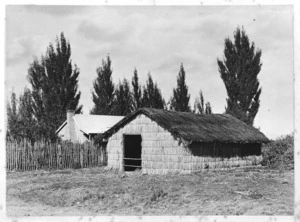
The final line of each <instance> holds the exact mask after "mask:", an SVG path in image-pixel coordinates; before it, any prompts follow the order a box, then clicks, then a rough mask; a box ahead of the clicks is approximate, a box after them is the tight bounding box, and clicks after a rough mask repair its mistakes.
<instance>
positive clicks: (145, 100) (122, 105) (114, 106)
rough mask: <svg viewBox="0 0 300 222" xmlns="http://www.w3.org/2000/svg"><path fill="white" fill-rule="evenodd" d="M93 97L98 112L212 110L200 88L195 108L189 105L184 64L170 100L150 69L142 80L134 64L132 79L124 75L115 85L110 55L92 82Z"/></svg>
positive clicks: (205, 111) (94, 112) (93, 110)
mask: <svg viewBox="0 0 300 222" xmlns="http://www.w3.org/2000/svg"><path fill="white" fill-rule="evenodd" d="M93 89H94V91H93V93H92V99H93V102H94V107H93V109H92V110H91V114H98V115H121V116H122V115H127V114H129V113H131V112H133V111H134V110H137V109H139V108H143V107H146V108H157V109H170V110H175V111H181V112H195V113H201V114H204V113H205V114H211V113H212V111H211V106H210V103H209V102H207V103H206V104H205V106H204V97H203V93H202V91H200V96H199V98H196V100H195V103H194V109H191V107H190V105H189V103H190V102H189V101H190V94H189V93H188V87H187V85H186V83H185V70H184V67H183V64H181V66H180V70H179V74H178V76H177V87H176V88H175V89H174V90H173V96H172V97H171V98H170V100H169V101H168V102H166V101H165V99H164V98H163V96H162V94H161V90H160V89H159V88H158V86H157V83H156V82H154V81H153V79H152V76H151V74H150V73H148V78H147V80H146V84H145V85H143V86H141V84H140V83H139V77H138V71H137V69H136V68H135V69H134V71H133V77H132V79H131V82H130V81H129V80H127V79H126V78H124V79H123V80H122V81H120V80H119V83H118V84H117V85H115V84H114V83H113V79H112V67H111V59H110V57H109V56H107V58H106V60H102V66H100V67H98V68H97V78H96V79H95V80H94V82H93Z"/></svg>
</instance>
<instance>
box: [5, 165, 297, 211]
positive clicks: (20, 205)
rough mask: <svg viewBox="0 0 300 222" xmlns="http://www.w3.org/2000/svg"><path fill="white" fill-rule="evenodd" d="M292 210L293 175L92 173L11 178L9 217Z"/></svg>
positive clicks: (34, 173) (98, 170) (19, 174)
mask: <svg viewBox="0 0 300 222" xmlns="http://www.w3.org/2000/svg"><path fill="white" fill-rule="evenodd" d="M293 209H294V173H293V171H284V172H282V171H276V170H271V169H265V168H253V169H238V170H229V171H215V172H212V171H209V172H201V173H195V174H190V175H179V174H169V175H142V174H141V173H139V172H133V173H130V174H117V173H112V172H108V173H107V172H104V169H103V168H90V169H78V170H73V169H70V170H61V171H60V170H57V171H48V172H47V171H32V172H11V173H7V213H8V216H42V215H292V214H293Z"/></svg>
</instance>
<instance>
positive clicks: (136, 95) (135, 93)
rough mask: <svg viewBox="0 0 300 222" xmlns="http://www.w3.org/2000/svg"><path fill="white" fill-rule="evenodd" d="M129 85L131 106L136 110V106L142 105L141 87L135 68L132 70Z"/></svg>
mask: <svg viewBox="0 0 300 222" xmlns="http://www.w3.org/2000/svg"><path fill="white" fill-rule="evenodd" d="M131 85H132V99H133V108H134V109H135V110H136V109H138V108H141V105H142V89H141V85H140V84H139V77H138V73H137V70H136V68H135V69H134V71H133V77H132V80H131Z"/></svg>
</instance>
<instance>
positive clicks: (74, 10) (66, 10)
mask: <svg viewBox="0 0 300 222" xmlns="http://www.w3.org/2000/svg"><path fill="white" fill-rule="evenodd" d="M8 7H16V6H8ZM17 7H20V10H23V9H24V10H26V11H27V12H29V13H38V14H48V15H50V16H59V17H66V16H71V15H73V16H76V15H78V14H79V13H83V12H84V11H87V10H88V9H89V8H88V7H87V6H74V5H73V6H72V5H71V6H63V5H47V6H44V5H24V6H17Z"/></svg>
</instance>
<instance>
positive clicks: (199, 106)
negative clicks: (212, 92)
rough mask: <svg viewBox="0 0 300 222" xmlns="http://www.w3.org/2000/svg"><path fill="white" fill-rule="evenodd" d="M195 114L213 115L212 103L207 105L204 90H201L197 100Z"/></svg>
mask: <svg viewBox="0 0 300 222" xmlns="http://www.w3.org/2000/svg"><path fill="white" fill-rule="evenodd" d="M193 112H194V113H197V114H212V108H211V105H210V102H206V103H205V101H204V96H203V93H202V90H200V93H199V97H196V99H195V102H194V110H193Z"/></svg>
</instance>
